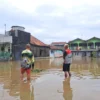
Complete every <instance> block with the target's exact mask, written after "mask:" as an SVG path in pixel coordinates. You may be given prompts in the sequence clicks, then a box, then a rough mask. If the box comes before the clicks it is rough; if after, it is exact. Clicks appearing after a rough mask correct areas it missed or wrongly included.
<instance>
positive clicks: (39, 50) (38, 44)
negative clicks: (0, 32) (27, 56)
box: [6, 26, 49, 60]
mask: <svg viewBox="0 0 100 100" xmlns="http://www.w3.org/2000/svg"><path fill="white" fill-rule="evenodd" d="M6 35H8V36H12V48H11V49H12V56H13V58H14V60H20V58H21V52H22V50H24V49H25V46H26V44H27V43H29V44H31V50H32V52H33V53H34V56H35V57H48V56H49V46H48V45H46V44H44V43H43V42H42V41H40V40H39V39H37V38H35V37H34V36H32V35H31V33H29V32H26V31H25V28H24V27H22V26H12V27H11V30H10V31H8V32H6Z"/></svg>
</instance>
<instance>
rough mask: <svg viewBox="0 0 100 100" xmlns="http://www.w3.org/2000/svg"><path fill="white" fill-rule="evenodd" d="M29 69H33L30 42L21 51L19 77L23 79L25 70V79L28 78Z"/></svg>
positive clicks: (29, 74)
mask: <svg viewBox="0 0 100 100" xmlns="http://www.w3.org/2000/svg"><path fill="white" fill-rule="evenodd" d="M31 69H32V70H33V69H34V56H33V53H32V51H31V46H30V44H27V45H26V49H25V50H23V51H22V61H21V78H22V79H23V74H24V73H25V72H26V73H27V80H30V76H31Z"/></svg>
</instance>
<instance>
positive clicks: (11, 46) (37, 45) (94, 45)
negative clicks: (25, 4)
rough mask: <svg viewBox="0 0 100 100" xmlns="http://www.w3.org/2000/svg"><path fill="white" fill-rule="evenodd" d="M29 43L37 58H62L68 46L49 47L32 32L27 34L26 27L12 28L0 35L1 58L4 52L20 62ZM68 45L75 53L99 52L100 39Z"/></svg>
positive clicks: (59, 43)
mask: <svg viewBox="0 0 100 100" xmlns="http://www.w3.org/2000/svg"><path fill="white" fill-rule="evenodd" d="M27 43H29V44H30V45H31V50H32V52H33V54H34V56H35V57H49V56H52V55H53V56H54V55H56V56H62V54H63V52H61V51H63V50H64V44H66V42H52V43H51V44H50V45H47V44H45V43H43V42H42V41H40V40H39V39H37V38H36V37H34V36H32V34H31V33H30V32H26V31H25V28H24V27H22V26H12V27H11V30H10V31H7V32H6V34H5V35H3V34H1V35H0V57H1V58H2V55H4V53H3V54H2V51H5V55H8V56H9V54H12V57H13V59H14V60H19V59H20V57H21V52H22V50H24V49H25V45H26V44H27ZM68 44H69V48H70V49H71V50H72V51H74V52H75V53H76V51H77V50H78V51H79V50H81V51H82V50H84V51H86V50H88V51H89V50H91V49H94V50H98V49H99V48H100V38H97V37H93V38H90V39H88V40H83V39H80V38H77V39H74V40H72V41H69V42H68ZM7 53H9V54H7ZM1 58H0V59H1ZM6 58H7V57H6Z"/></svg>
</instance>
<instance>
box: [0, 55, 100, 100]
mask: <svg viewBox="0 0 100 100" xmlns="http://www.w3.org/2000/svg"><path fill="white" fill-rule="evenodd" d="M62 62H63V60H62V58H56V59H54V58H52V59H40V60H36V61H35V68H40V69H44V71H43V72H41V73H39V74H32V75H31V77H32V79H31V82H27V83H25V82H22V81H20V63H19V62H2V63H0V100H100V59H98V58H97V59H96V58H95V59H91V58H81V57H74V58H73V63H72V65H71V73H72V76H71V78H69V79H67V80H65V79H64V73H63V72H62ZM25 77H26V76H25Z"/></svg>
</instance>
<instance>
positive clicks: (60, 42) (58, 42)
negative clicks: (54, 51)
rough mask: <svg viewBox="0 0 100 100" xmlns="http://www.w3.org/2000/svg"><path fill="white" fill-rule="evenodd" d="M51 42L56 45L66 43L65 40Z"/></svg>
mask: <svg viewBox="0 0 100 100" xmlns="http://www.w3.org/2000/svg"><path fill="white" fill-rule="evenodd" d="M52 44H53V45H56V44H62V45H64V44H66V42H52Z"/></svg>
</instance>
